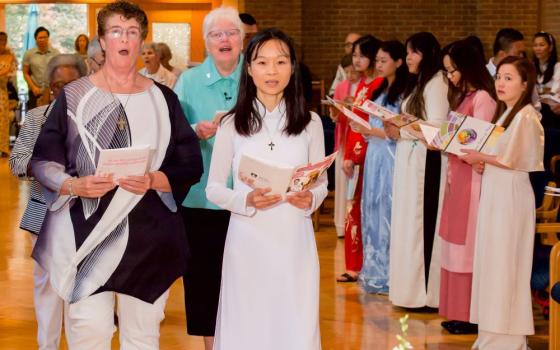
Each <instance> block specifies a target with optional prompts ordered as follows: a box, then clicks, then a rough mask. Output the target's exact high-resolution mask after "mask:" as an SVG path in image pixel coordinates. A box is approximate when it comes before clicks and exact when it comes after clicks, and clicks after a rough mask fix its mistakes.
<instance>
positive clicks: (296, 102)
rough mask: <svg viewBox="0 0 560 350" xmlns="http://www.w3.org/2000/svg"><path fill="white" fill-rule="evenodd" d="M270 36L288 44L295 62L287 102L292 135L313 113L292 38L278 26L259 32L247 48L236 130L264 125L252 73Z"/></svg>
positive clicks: (248, 133)
mask: <svg viewBox="0 0 560 350" xmlns="http://www.w3.org/2000/svg"><path fill="white" fill-rule="evenodd" d="M270 40H277V41H279V42H280V43H283V44H284V45H286V47H287V48H288V51H289V52H287V53H289V55H290V62H291V64H292V75H291V77H290V81H289V83H288V85H287V86H286V88H285V89H284V97H283V98H284V102H285V103H286V120H287V122H286V125H285V127H284V129H283V132H285V133H286V134H288V135H299V134H300V133H301V132H302V131H303V130H304V129H305V127H306V126H307V124H309V122H310V121H311V113H310V112H309V110H308V109H307V108H306V106H305V98H304V96H303V87H302V82H301V75H300V74H301V73H300V69H299V64H298V60H297V56H296V51H295V49H294V44H293V41H292V39H291V38H290V37H289V36H287V35H286V34H285V33H284V32H282V31H281V30H279V29H277V28H269V29H265V30H263V31H260V32H259V33H257V34H256V35H255V36H254V37H253V38H252V39H251V41H250V42H249V45H247V48H246V49H245V57H244V62H243V67H242V69H241V78H240V79H239V93H238V97H237V103H236V104H235V106H234V107H233V109H232V110H231V111H229V112H228V116H229V115H234V124H235V130H236V131H237V133H238V134H240V135H243V136H251V135H253V134H255V133H257V132H259V131H260V130H261V128H262V123H263V118H264V116H263V115H260V113H259V110H258V107H257V104H256V102H255V100H256V98H257V87H256V86H255V83H254V82H253V78H252V77H251V76H250V75H249V66H250V65H251V62H252V61H253V60H254V59H255V58H256V57H257V55H258V53H259V50H260V49H261V48H262V47H263V45H264V44H265V43H267V42H268V41H270Z"/></svg>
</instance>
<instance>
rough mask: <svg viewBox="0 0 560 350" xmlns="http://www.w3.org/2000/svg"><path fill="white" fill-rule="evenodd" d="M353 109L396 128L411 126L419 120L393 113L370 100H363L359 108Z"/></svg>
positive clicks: (411, 116)
mask: <svg viewBox="0 0 560 350" xmlns="http://www.w3.org/2000/svg"><path fill="white" fill-rule="evenodd" d="M355 108H356V109H358V110H360V111H362V112H364V113H367V114H369V115H372V116H374V117H377V118H379V119H381V120H383V121H386V122H389V123H391V124H393V125H395V126H396V127H398V128H402V127H403V126H406V125H409V124H412V123H414V122H415V121H417V120H419V118H417V117H415V116H413V115H411V114H408V113H404V112H403V113H394V112H392V111H390V110H389V109H387V108H385V107H383V106H381V105H379V104H377V103H375V102H373V101H371V100H365V101H364V103H363V104H362V105H361V106H355Z"/></svg>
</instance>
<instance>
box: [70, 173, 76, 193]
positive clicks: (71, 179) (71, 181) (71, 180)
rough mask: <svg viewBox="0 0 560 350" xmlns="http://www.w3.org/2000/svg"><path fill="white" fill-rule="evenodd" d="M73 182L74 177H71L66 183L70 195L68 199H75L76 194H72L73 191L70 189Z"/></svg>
mask: <svg viewBox="0 0 560 350" xmlns="http://www.w3.org/2000/svg"><path fill="white" fill-rule="evenodd" d="M74 180H76V177H75V176H72V177H71V178H70V181H69V182H68V194H69V195H70V197H76V194H75V193H74V190H73V188H72V185H73V183H74Z"/></svg>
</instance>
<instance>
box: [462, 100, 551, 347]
mask: <svg viewBox="0 0 560 350" xmlns="http://www.w3.org/2000/svg"><path fill="white" fill-rule="evenodd" d="M508 113H509V109H508V110H506V112H505V113H504V114H503V115H502V117H501V118H500V120H498V124H502V123H503V121H504V119H505V116H507V114H508ZM543 145H544V132H543V128H542V126H541V124H540V121H539V118H538V113H537V111H536V110H535V109H534V108H533V106H531V105H527V106H525V107H524V108H523V109H521V110H520V111H519V112H518V113H517V114H516V115H515V117H514V119H513V120H512V122H511V124H510V125H509V127H508V128H507V129H506V131H505V132H504V134H503V135H502V136H501V137H500V139H499V141H498V143H497V145H496V147H495V148H494V150H493V151H492V152H491V154H494V155H496V156H497V161H498V162H499V163H501V164H503V165H505V166H507V167H509V168H510V169H503V168H499V167H496V166H493V165H490V164H486V167H485V169H484V174H483V175H482V185H481V186H482V187H481V193H480V206H479V208H478V223H477V231H476V247H475V257H474V271H473V284H472V300H471V322H473V323H478V329H479V336H478V339H477V341H476V343H475V345H474V348H476V349H481V350H486V349H488V350H525V349H527V342H526V335H529V334H534V328H533V312H532V306H531V290H530V285H529V282H530V279H531V267H532V262H533V243H534V238H535V200H534V194H533V189H532V187H531V183H530V182H529V172H531V171H542V170H544V168H543V147H544V146H543Z"/></svg>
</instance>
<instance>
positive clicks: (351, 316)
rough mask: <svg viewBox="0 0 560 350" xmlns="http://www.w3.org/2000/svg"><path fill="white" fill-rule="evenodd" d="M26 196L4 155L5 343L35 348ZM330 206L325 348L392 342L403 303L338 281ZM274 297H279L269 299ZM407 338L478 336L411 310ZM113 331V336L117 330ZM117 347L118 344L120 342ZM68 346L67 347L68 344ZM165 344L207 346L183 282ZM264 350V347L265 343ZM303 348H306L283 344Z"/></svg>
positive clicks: (324, 234)
mask: <svg viewBox="0 0 560 350" xmlns="http://www.w3.org/2000/svg"><path fill="white" fill-rule="evenodd" d="M26 200H27V185H26V184H25V183H23V182H18V181H17V180H16V179H14V178H13V177H11V176H10V174H9V170H8V162H7V160H6V158H1V159H0V350H12V349H14V350H16V349H17V350H28V349H29V350H30V349H37V347H36V345H35V334H36V331H35V327H36V324H35V319H34V314H33V296H32V268H33V264H32V260H31V259H30V258H29V255H30V240H29V237H28V233H26V232H23V231H21V230H19V229H18V223H19V218H20V217H21V214H22V212H23V209H24V208H25V203H26ZM330 216H331V215H329V214H328V213H326V214H324V215H322V216H321V223H322V225H321V227H320V231H319V232H318V233H317V242H318V249H319V256H320V261H321V335H322V344H323V349H325V350H331V349H336V350H339V349H340V350H366V349H368V350H370V349H373V350H375V349H380V350H385V349H392V347H393V346H394V345H395V343H396V340H395V334H397V333H398V332H399V330H400V327H399V318H400V317H402V316H403V315H404V314H406V313H407V311H406V310H403V309H399V308H394V307H392V306H391V304H390V303H389V302H388V301H387V297H385V296H378V295H368V294H365V293H364V292H362V291H361V289H360V288H359V287H358V286H357V285H355V284H354V285H343V284H337V283H336V282H335V275H336V274H338V273H340V272H342V271H343V241H342V240H338V239H336V237H335V233H334V228H333V227H332V224H331V220H330ZM270 302H271V303H273V302H274V300H271V301H270ZM408 312H409V313H410V320H409V340H410V341H411V342H412V343H413V345H414V348H415V349H434V350H435V349H439V350H458V349H469V348H470V345H471V344H472V342H473V341H474V336H453V335H450V334H448V333H447V332H445V331H443V330H442V328H441V327H440V322H441V321H442V319H441V318H439V317H438V316H437V314H433V313H411V312H410V310H409V311H408ZM536 331H537V335H535V336H532V337H530V346H531V348H532V349H533V350H545V349H547V348H548V336H547V332H548V325H547V322H545V321H544V320H543V319H542V318H540V316H536ZM115 338H116V337H115ZM113 344H114V346H113V349H118V345H117V341H116V339H115V341H114V342H113ZM63 348H64V349H66V348H65V347H63ZM161 348H162V349H165V350H175V349H189V350H202V349H203V346H202V341H201V339H200V338H197V337H191V336H187V335H186V333H185V318H184V306H183V290H182V284H181V283H180V281H178V282H176V283H175V284H174V285H173V287H172V290H171V296H170V298H169V302H168V304H167V309H166V319H165V321H164V323H163V324H162V327H161ZM262 350H266V349H262ZM286 350H305V349H286Z"/></svg>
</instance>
